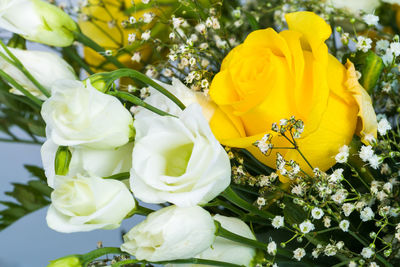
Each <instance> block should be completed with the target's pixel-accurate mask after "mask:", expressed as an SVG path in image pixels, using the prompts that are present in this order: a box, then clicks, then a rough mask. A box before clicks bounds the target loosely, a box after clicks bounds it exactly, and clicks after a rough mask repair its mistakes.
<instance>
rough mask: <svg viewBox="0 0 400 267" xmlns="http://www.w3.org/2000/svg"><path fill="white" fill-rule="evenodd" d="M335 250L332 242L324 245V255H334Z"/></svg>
mask: <svg viewBox="0 0 400 267" xmlns="http://www.w3.org/2000/svg"><path fill="white" fill-rule="evenodd" d="M336 252H337V248H336V246H334V245H332V244H328V245H326V247H325V249H324V254H325V255H326V256H334V255H336Z"/></svg>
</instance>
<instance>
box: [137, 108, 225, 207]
mask: <svg viewBox="0 0 400 267" xmlns="http://www.w3.org/2000/svg"><path fill="white" fill-rule="evenodd" d="M134 124H135V129H136V139H135V147H134V148H133V154H132V159H133V162H132V170H131V178H130V180H131V189H132V191H133V193H134V195H135V197H136V198H138V199H140V200H142V201H144V202H147V203H163V202H166V201H168V202H171V203H173V204H175V205H178V206H193V205H197V204H204V203H207V202H208V201H210V200H212V199H213V198H215V197H216V196H218V195H219V193H221V192H222V191H223V190H225V188H226V187H228V185H229V183H230V177H231V167H230V162H229V158H228V155H227V154H226V152H225V150H224V149H223V147H222V146H221V145H220V144H219V142H218V141H217V140H216V139H215V137H214V135H213V134H212V132H211V130H210V127H209V126H208V123H207V121H206V119H205V118H204V116H203V115H202V114H201V110H200V106H199V105H197V104H193V105H191V106H189V107H187V108H186V109H185V110H184V111H183V112H182V114H181V116H180V117H179V119H178V118H174V117H168V116H157V117H152V118H138V119H136V120H135V123H134Z"/></svg>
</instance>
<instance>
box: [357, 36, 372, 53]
mask: <svg viewBox="0 0 400 267" xmlns="http://www.w3.org/2000/svg"><path fill="white" fill-rule="evenodd" d="M371 44H372V40H371V39H370V38H366V37H364V36H358V37H357V44H356V48H357V50H360V51H363V52H368V50H369V49H371Z"/></svg>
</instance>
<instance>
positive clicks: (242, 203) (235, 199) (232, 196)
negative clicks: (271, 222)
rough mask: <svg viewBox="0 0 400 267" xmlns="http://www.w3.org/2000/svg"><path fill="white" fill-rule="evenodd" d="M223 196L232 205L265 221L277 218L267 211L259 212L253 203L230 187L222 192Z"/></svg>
mask: <svg viewBox="0 0 400 267" xmlns="http://www.w3.org/2000/svg"><path fill="white" fill-rule="evenodd" d="M221 196H222V197H223V198H225V199H226V200H228V201H230V202H231V203H233V204H235V205H236V206H238V207H240V208H242V209H244V210H247V211H248V212H250V213H251V214H254V215H257V216H260V217H262V218H265V219H273V218H274V217H275V216H274V215H273V214H272V213H269V212H267V211H263V210H259V209H258V208H257V207H255V206H253V205H252V204H251V203H248V202H247V201H246V200H244V199H242V198H241V197H239V196H238V195H237V194H236V193H235V191H233V189H232V188H231V187H228V188H227V189H225V191H224V192H222V194H221Z"/></svg>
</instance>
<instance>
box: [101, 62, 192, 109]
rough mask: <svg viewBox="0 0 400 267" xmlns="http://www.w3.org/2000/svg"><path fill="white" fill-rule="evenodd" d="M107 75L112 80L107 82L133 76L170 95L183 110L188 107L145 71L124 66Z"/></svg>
mask: <svg viewBox="0 0 400 267" xmlns="http://www.w3.org/2000/svg"><path fill="white" fill-rule="evenodd" d="M106 75H110V77H107V76H106V78H109V79H110V81H107V83H110V82H111V83H112V82H114V81H115V80H117V79H119V78H121V77H129V78H132V79H135V80H139V81H141V82H143V83H146V84H148V85H150V86H151V87H153V88H154V89H156V90H157V91H159V92H160V93H161V94H163V95H165V96H166V97H168V98H169V99H171V101H173V102H174V103H175V104H176V105H177V106H178V107H179V108H180V109H182V110H183V109H185V108H186V106H185V105H184V104H183V103H182V102H181V101H180V100H179V99H178V98H177V97H176V96H175V95H174V94H172V93H171V92H169V91H168V90H167V89H165V88H164V87H162V86H161V85H159V84H158V83H156V82H155V81H153V80H152V79H151V78H149V77H147V76H146V75H144V74H143V73H141V72H139V71H136V70H132V69H128V68H122V69H119V70H115V71H113V72H109V73H107V74H106Z"/></svg>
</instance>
